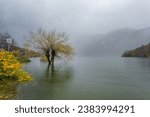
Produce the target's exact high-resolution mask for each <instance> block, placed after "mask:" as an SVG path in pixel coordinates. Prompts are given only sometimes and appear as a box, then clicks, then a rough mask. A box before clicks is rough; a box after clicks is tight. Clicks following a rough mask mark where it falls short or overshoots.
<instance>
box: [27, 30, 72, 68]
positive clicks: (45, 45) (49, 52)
mask: <svg viewBox="0 0 150 117" xmlns="http://www.w3.org/2000/svg"><path fill="white" fill-rule="evenodd" d="M28 42H29V43H30V45H31V46H33V47H34V48H36V49H38V50H39V51H41V52H42V53H43V54H44V55H45V57H46V58H47V61H48V64H49V65H52V66H53V65H54V61H55V58H61V59H63V58H70V57H71V56H72V55H73V48H72V47H71V45H70V44H69V43H68V35H67V34H66V33H58V32H56V31H51V32H47V31H45V30H42V29H39V30H38V31H37V32H31V33H30V34H29V37H28Z"/></svg>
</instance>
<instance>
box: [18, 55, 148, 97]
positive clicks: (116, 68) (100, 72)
mask: <svg viewBox="0 0 150 117" xmlns="http://www.w3.org/2000/svg"><path fill="white" fill-rule="evenodd" d="M31 61H32V62H30V63H28V64H26V65H25V66H24V70H26V71H28V72H29V73H30V74H32V77H33V81H31V82H29V83H27V84H22V85H19V86H18V88H17V99H42V100H45V99H46V100H48V99H50V100H51V99H61V100H64V99H71V100H72V99H77V100H78V99H86V100H87V99H90V100H91V99H93V100H94V99H99V100H101V99H104V100H105V99H112V100H114V99H150V59H144V58H84V57H83V58H81V57H79V58H74V60H73V61H72V62H70V63H63V62H60V63H57V64H56V65H55V67H54V68H49V69H48V67H47V63H42V62H40V61H39V59H38V58H33V59H31Z"/></svg>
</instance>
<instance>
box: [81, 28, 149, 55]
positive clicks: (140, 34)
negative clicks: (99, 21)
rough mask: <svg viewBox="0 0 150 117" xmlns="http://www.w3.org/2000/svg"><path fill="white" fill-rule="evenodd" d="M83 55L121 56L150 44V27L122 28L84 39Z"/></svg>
mask: <svg viewBox="0 0 150 117" xmlns="http://www.w3.org/2000/svg"><path fill="white" fill-rule="evenodd" d="M82 38H86V39H83V41H82V43H84V44H83V46H82V47H81V49H80V50H81V53H80V54H81V55H84V56H121V55H122V53H123V52H124V50H128V49H133V48H136V47H138V46H141V45H145V44H147V43H149V42H150V27H148V28H144V29H131V28H122V29H117V30H114V31H110V32H107V33H103V34H97V35H92V36H86V37H82ZM84 40H85V41H84Z"/></svg>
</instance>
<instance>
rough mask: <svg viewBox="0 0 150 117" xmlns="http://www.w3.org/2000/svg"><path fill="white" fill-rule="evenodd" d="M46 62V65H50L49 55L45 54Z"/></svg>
mask: <svg viewBox="0 0 150 117" xmlns="http://www.w3.org/2000/svg"><path fill="white" fill-rule="evenodd" d="M45 56H46V58H47V61H48V65H51V60H50V55H49V54H45Z"/></svg>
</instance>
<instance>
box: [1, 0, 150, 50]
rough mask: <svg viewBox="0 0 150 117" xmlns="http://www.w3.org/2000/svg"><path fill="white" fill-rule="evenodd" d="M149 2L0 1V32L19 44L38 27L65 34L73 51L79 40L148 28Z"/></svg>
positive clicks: (92, 0) (100, 0)
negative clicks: (120, 31)
mask: <svg viewBox="0 0 150 117" xmlns="http://www.w3.org/2000/svg"><path fill="white" fill-rule="evenodd" d="M149 11H150V1H149V0H0V32H6V31H7V32H9V33H10V34H11V35H12V36H13V37H14V38H15V40H16V41H17V42H18V43H19V45H22V43H23V39H24V36H25V35H27V34H28V33H29V32H30V31H35V30H37V29H38V28H43V29H46V30H48V31H49V30H53V29H56V30H57V31H61V32H67V33H68V34H69V35H70V41H71V43H72V45H73V46H74V47H75V48H78V46H79V45H80V46H82V44H84V43H85V42H87V41H89V40H88V38H81V37H86V36H90V35H95V34H101V33H105V32H109V31H111V30H115V29H119V28H124V27H129V28H134V29H141V28H145V27H148V26H150V12H149Z"/></svg>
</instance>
